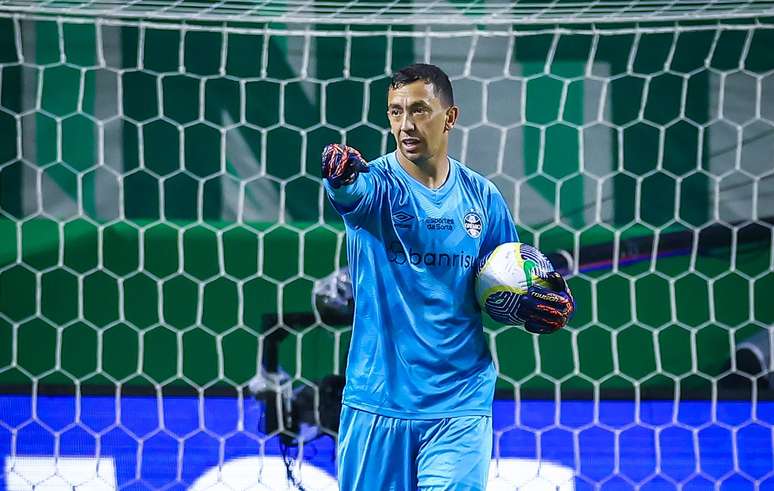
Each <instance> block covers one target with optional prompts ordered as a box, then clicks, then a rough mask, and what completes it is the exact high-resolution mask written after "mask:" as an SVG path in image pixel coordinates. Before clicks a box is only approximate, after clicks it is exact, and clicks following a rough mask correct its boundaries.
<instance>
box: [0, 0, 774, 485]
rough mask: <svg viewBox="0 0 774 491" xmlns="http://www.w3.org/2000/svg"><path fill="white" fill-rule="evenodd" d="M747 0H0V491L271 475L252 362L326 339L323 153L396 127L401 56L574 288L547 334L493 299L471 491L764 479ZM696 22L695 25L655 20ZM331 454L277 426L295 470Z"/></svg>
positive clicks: (284, 362) (766, 176) (306, 350)
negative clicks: (483, 437)
mask: <svg viewBox="0 0 774 491" xmlns="http://www.w3.org/2000/svg"><path fill="white" fill-rule="evenodd" d="M272 9H276V10H272ZM360 9H362V10H363V11H361V10H360ZM404 9H405V10H404ZM499 9H505V10H499ZM520 9H523V10H520ZM770 9H771V5H770V2H752V1H748V2H730V1H729V2H725V1H715V2H655V1H654V2H615V1H610V2H601V1H599V2H575V3H563V2H550V3H545V4H543V3H541V4H537V3H516V4H514V5H509V6H508V8H507V9H506V6H505V5H500V4H494V3H490V2H488V3H474V4H459V5H458V4H450V3H440V2H432V3H426V4H424V3H414V4H407V3H403V2H392V3H368V4H363V3H352V2H350V3H342V4H338V3H337V4H333V3H330V4H327V3H325V2H314V3H301V2H299V3H271V2H265V3H261V4H252V3H247V2H236V1H223V2H212V3H204V2H161V1H157V2H152V1H142V2H129V3H127V4H121V5H119V4H118V3H116V2H108V1H103V2H99V1H91V2H74V1H72V2H68V1H57V2H35V3H32V2H11V1H4V2H0V37H2V41H0V70H1V71H0V77H1V78H0V91H1V92H0V140H2V145H0V237H1V238H2V240H1V241H0V385H2V387H3V389H4V391H3V392H4V394H8V395H7V396H3V399H2V400H3V404H5V407H6V408H7V410H4V411H3V412H2V415H1V416H0V455H2V456H3V457H4V458H5V461H4V466H5V467H4V470H5V474H4V477H3V478H4V479H5V480H6V481H5V482H6V484H7V485H8V486H9V487H12V488H13V487H19V488H31V487H32V486H33V485H41V486H46V485H48V486H52V487H53V488H56V486H57V485H67V486H75V485H78V484H79V483H80V484H84V483H86V484H88V486H92V487H95V488H113V487H120V488H124V487H131V486H135V485H139V486H146V487H152V488H155V487H164V486H173V485H180V484H182V485H186V486H193V487H194V488H197V489H205V488H207V487H208V486H222V485H228V486H230V487H232V488H244V487H259V486H266V487H269V488H271V487H282V486H286V485H287V484H286V475H285V470H284V466H282V465H280V462H279V461H278V460H276V459H277V458H278V456H279V455H280V452H279V447H278V446H277V445H278V444H277V431H270V430H266V428H265V426H262V425H261V421H260V418H262V417H264V416H261V415H262V414H264V412H265V411H266V408H265V407H264V406H261V405H260V404H257V403H256V402H255V401H254V398H253V396H252V394H251V392H250V390H249V388H250V383H251V381H252V382H255V380H256V379H255V376H256V374H259V373H261V371H262V367H263V369H264V371H265V368H266V366H267V364H268V365H272V367H271V368H281V369H282V370H284V371H285V372H287V374H288V379H287V380H285V379H282V378H276V379H266V378H265V377H264V379H263V382H262V383H264V384H266V383H269V382H267V381H266V380H274V382H276V383H278V384H280V385H281V386H283V387H285V388H287V389H294V390H296V391H299V390H301V389H303V387H309V388H310V389H314V388H316V387H317V386H318V384H319V381H320V380H321V379H322V377H324V376H325V375H327V374H331V373H342V372H343V370H344V367H345V360H346V352H347V347H348V341H349V336H350V328H349V327H348V326H346V325H344V326H338V325H327V324H325V323H324V322H322V319H320V317H319V315H317V314H316V313H315V310H314V308H313V300H312V287H313V284H314V281H315V280H317V279H320V278H323V277H325V276H326V275H328V274H330V273H332V272H333V271H335V270H336V269H337V268H339V267H341V266H343V265H344V264H345V263H346V258H345V257H344V255H345V254H344V231H343V227H342V225H341V222H340V219H339V218H338V216H337V214H336V213H335V211H334V210H332V209H331V207H330V205H329V204H328V203H327V200H326V199H325V197H324V193H323V192H322V189H321V185H320V179H319V152H320V149H321V148H322V146H323V145H325V144H327V143H330V142H336V141H341V142H345V143H348V144H350V145H353V146H355V147H357V148H359V149H360V150H361V152H362V153H363V154H364V155H365V156H367V157H369V158H374V157H376V156H378V155H380V154H382V153H385V152H387V151H390V150H392V149H393V148H394V144H393V142H392V141H391V137H390V135H389V132H388V131H387V130H386V129H385V127H386V126H387V124H386V117H385V113H384V108H385V106H386V103H385V102H386V89H387V84H388V81H389V75H390V74H391V73H392V72H393V71H394V70H396V69H398V68H400V67H401V66H404V65H406V64H408V63H411V62H414V61H426V62H430V63H435V64H438V65H440V66H442V67H443V68H444V69H445V70H446V71H447V72H448V73H449V74H450V76H451V78H452V82H453V84H454V88H455V94H456V99H457V100H458V102H459V105H460V106H461V108H462V113H461V118H460V121H459V124H458V126H457V127H456V128H455V131H454V132H453V133H452V134H451V141H450V154H451V155H453V156H455V157H457V158H459V159H460V160H462V161H463V162H466V163H467V164H468V165H469V166H471V167H472V168H474V169H476V170H477V171H479V172H481V173H482V174H484V175H486V176H488V177H489V178H490V179H492V180H493V181H494V182H495V183H496V184H497V186H498V188H499V189H500V190H501V191H502V193H503V194H504V196H505V197H506V200H507V201H508V202H509V203H510V204H511V205H512V210H513V212H514V216H515V218H516V220H517V222H518V226H519V232H520V235H521V237H522V240H524V241H525V242H528V243H532V244H534V245H535V246H536V247H538V248H540V249H541V250H542V251H544V252H546V253H551V254H553V255H552V258H553V259H554V260H555V261H557V263H561V264H563V267H564V268H565V269H566V271H567V273H568V275H569V276H570V277H571V279H570V285H571V287H572V288H573V292H574V293H575V296H576V299H577V302H578V312H577V315H576V317H575V318H574V320H573V322H572V325H571V326H570V327H569V328H568V329H566V330H564V331H563V332H560V333H557V334H554V335H551V336H544V337H537V336H533V335H530V334H528V333H526V332H524V331H523V330H520V329H513V328H505V327H501V326H497V325H495V324H492V323H489V322H488V323H487V328H486V332H487V335H488V337H489V339H490V341H491V344H490V346H491V349H492V353H493V355H494V358H495V360H496V363H497V367H498V370H499V378H498V384H497V390H498V400H497V401H496V403H495V457H496V459H495V463H494V465H493V469H492V473H491V479H490V488H491V489H513V488H514V487H520V489H544V488H550V489H555V488H557V487H558V488H560V489H574V488H578V489H586V488H589V489H591V488H598V487H600V486H603V487H604V486H612V487H616V486H625V487H632V486H643V487H647V486H655V487H658V486H664V487H683V488H684V489H690V488H691V486H696V487H698V488H701V487H702V486H716V485H717V486H730V487H733V488H738V487H740V486H760V487H765V485H767V484H770V475H771V472H772V468H771V462H772V459H773V458H774V457H772V453H771V448H772V440H771V431H772V422H773V421H774V410H773V408H772V407H771V406H770V405H769V403H768V402H767V401H766V399H767V398H768V395H767V394H769V392H768V378H767V377H768V375H767V373H768V369H769V368H770V367H769V365H770V360H771V356H770V351H771V347H770V346H771V344H770V342H769V338H768V333H769V327H770V325H771V323H772V321H773V320H774V310H773V309H772V306H771V302H770V301H769V300H766V299H767V298H769V296H770V294H766V293H765V292H766V291H769V290H770V289H771V287H772V286H774V275H773V274H772V269H773V264H774V263H773V261H774V258H772V253H771V251H772V226H771V223H772V217H774V166H772V160H771V155H772V151H774V61H773V59H772V57H771V56H770V51H769V47H770V44H771V42H772V41H774V26H772V24H771V23H770V22H769V21H768V20H767V19H766V18H765V17H761V15H764V14H765V15H770V14H771V10H770ZM430 11H432V14H430V15H425V14H426V13H427V12H430ZM280 12H281V13H280ZM267 13H268V14H269V15H266V14H267ZM355 14H357V15H363V16H364V17H365V18H364V20H363V21H362V22H361V23H352V24H349V25H342V24H340V22H341V21H342V20H343V19H346V18H349V17H351V16H354V15H355ZM447 14H448V15H447ZM469 14H480V16H479V17H476V16H475V15H469ZM398 15H400V17H398ZM568 15H569V17H568ZM369 16H370V17H369ZM442 16H446V17H445V18H447V19H450V21H449V22H446V21H444V20H442V19H441V17H442ZM737 17H748V19H740V20H736V21H732V20H733V19H734V18H737ZM264 18H265V19H264ZM398 19H400V20H398ZM690 19H699V20H705V21H706V20H710V21H713V22H709V23H691V22H688V23H675V22H672V23H669V24H657V23H654V24H649V23H648V22H650V21H655V20H671V21H674V20H690ZM214 20H217V21H219V22H218V23H217V24H213V23H211V22H210V23H208V22H198V23H197V22H196V21H214ZM473 20H474V21H475V22H476V25H475V26H473V25H466V26H463V27H460V28H453V29H450V28H448V27H444V26H443V25H442V24H448V23H457V24H460V23H465V24H471V22H472V21H473ZM235 21H243V22H242V23H238V22H235ZM372 21H373V22H372ZM377 21H378V22H377ZM452 21H453V22H452ZM463 21H464V22H463ZM522 21H524V22H522ZM576 21H578V22H580V21H584V22H587V24H584V25H581V26H574V25H570V24H566V23H565V22H576ZM609 21H617V22H622V21H631V22H645V23H646V24H645V25H641V24H635V23H632V24H615V25H613V26H610V27H605V28H600V27H599V26H598V25H597V24H605V23H607V22H609ZM714 21H718V22H714ZM258 22H261V23H260V24H259V23H258ZM283 22H287V25H283V24H282V23H283ZM337 22H338V23H339V24H337ZM514 22H519V24H518V25H514ZM560 22H561V23H562V24H560ZM588 22H593V24H588ZM412 23H413V24H415V25H412ZM531 23H534V24H546V25H544V26H539V27H538V28H537V29H532V28H531V27H530V26H529V24H531ZM301 24H305V25H303V26H302V25H301ZM328 24H333V25H328ZM375 24H378V25H375ZM553 24H557V25H553ZM744 343H747V344H746V345H745V346H747V347H748V348H749V349H748V351H749V352H750V353H752V354H753V355H754V356H753V361H756V360H757V361H760V360H762V365H761V366H759V367H757V368H753V369H748V368H747V365H746V364H745V366H744V367H742V366H741V364H742V363H741V362H742V361H745V360H747V359H746V358H744V359H742V358H741V356H740V355H739V354H738V351H739V347H740V346H742V345H744ZM269 346H271V347H273V348H276V350H277V351H276V353H275V352H272V351H271V350H268V348H267V347H269ZM273 348H272V349H273ZM276 363H278V365H279V367H275V366H273V365H275V364H276ZM56 393H62V394H65V395H59V396H57V395H52V394H56ZM10 394H18V395H14V396H12V395H10ZM729 398H730V400H728V399H729ZM733 401H736V402H733ZM334 455H335V451H334V449H332V447H331V446H330V445H328V446H325V444H322V443H315V442H311V443H308V444H302V445H301V447H300V449H299V450H298V454H297V455H296V456H297V457H298V458H299V459H298V460H299V461H303V462H305V464H304V465H301V466H300V467H297V468H296V470H297V472H298V474H299V475H300V476H301V479H302V480H303V481H304V483H306V487H307V489H314V488H315V487H319V488H325V487H326V486H327V487H333V488H335V481H331V479H333V477H331V474H332V473H333V469H334V467H335V461H334V457H333V456H334ZM254 456H257V457H255V458H254ZM320 468H322V469H323V470H324V471H325V472H323V471H320V473H319V474H318V473H317V472H318V471H319V469H320ZM41 469H42V470H41ZM79 469H80V470H79ZM208 469H209V470H208ZM213 469H214V471H213ZM313 483H316V484H313ZM86 484H84V485H86ZM88 486H87V487H88Z"/></svg>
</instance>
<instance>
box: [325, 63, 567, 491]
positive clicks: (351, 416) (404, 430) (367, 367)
mask: <svg viewBox="0 0 774 491" xmlns="http://www.w3.org/2000/svg"><path fill="white" fill-rule="evenodd" d="M387 103H388V105H387V116H388V119H389V122H390V129H391V132H392V135H393V136H394V137H395V142H396V145H397V150H396V151H395V152H393V153H389V154H387V155H383V156H381V157H379V158H377V159H376V160H374V161H372V162H370V163H369V164H366V162H365V161H364V160H363V158H362V157H361V156H360V153H358V151H357V150H355V149H353V148H351V147H347V146H343V145H337V144H333V145H328V146H326V147H325V150H324V151H323V156H322V176H323V178H324V185H325V189H326V191H327V193H328V196H329V198H330V200H331V202H332V203H333V205H334V207H335V208H336V210H337V211H338V212H339V213H340V214H341V215H342V217H343V218H344V223H345V225H346V230H347V255H348V259H349V264H350V271H351V275H352V283H353V285H354V297H355V315H354V327H353V332H352V341H351V345H350V350H349V359H348V366H347V374H346V375H347V377H346V386H345V389H344V396H343V407H342V412H341V424H340V431H339V476H338V477H339V484H340V487H341V489H342V490H346V491H349V490H367V491H373V490H388V489H389V490H413V489H418V488H419V489H439V490H440V489H444V490H447V489H455V490H456V489H460V490H461V489H465V490H483V489H485V487H486V480H487V475H488V470H489V460H490V457H491V453H492V418H491V413H492V398H493V395H494V387H495V379H496V377H497V374H496V372H495V368H494V364H493V362H492V358H491V354H490V352H489V348H488V346H487V340H486V337H485V335H484V332H483V327H482V323H481V311H480V309H479V307H478V305H477V303H476V300H475V294H474V291H473V286H474V281H473V278H474V275H475V271H476V265H477V260H478V258H480V257H483V256H485V255H486V254H487V253H489V252H490V251H491V250H493V249H494V248H495V247H496V246H497V245H499V244H501V243H504V242H516V241H518V237H517V234H516V229H515V227H514V224H513V219H512V218H511V215H510V212H509V210H508V206H507V205H506V203H505V201H504V199H503V197H502V195H501V194H500V193H499V191H498V190H497V188H496V187H495V186H494V185H493V184H492V183H491V182H489V181H488V180H487V179H485V178H484V177H482V176H481V175H479V174H477V173H475V172H473V171H471V170H470V169H468V168H467V167H466V166H465V165H464V164H462V163H460V162H458V161H456V160H454V159H452V158H450V157H448V155H447V148H448V139H449V132H450V131H451V130H452V128H453V127H454V125H455V123H456V121H457V117H458V115H459V108H458V107H457V106H455V105H454V96H453V93H452V87H451V83H450V82H449V78H448V77H447V75H446V74H445V73H444V72H443V71H441V69H439V68H438V67H436V66H433V65H426V64H415V65H410V66H408V67H405V68H403V69H402V70H400V71H398V72H397V73H395V75H394V76H393V78H392V81H391V84H390V87H389V90H388V101H387ZM557 276H558V275H557ZM554 280H556V283H557V285H558V286H557V290H556V291H553V290H545V289H542V288H540V287H537V286H534V287H531V289H530V291H529V293H528V298H527V299H526V300H527V301H523V302H520V305H519V307H518V308H519V309H520V310H519V312H518V315H519V317H520V318H522V319H528V320H527V322H526V324H525V326H526V327H527V329H529V330H530V331H533V332H552V331H554V330H556V329H560V328H562V327H563V326H565V324H566V323H567V320H568V318H569V317H570V316H571V315H572V313H573V309H574V304H573V300H572V297H571V296H570V293H569V290H568V289H567V288H566V284H565V283H564V281H563V280H562V279H561V277H560V276H559V277H558V278H554Z"/></svg>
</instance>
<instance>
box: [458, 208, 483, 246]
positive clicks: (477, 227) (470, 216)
mask: <svg viewBox="0 0 774 491" xmlns="http://www.w3.org/2000/svg"><path fill="white" fill-rule="evenodd" d="M462 225H463V226H464V227H465V232H467V233H468V235H470V236H471V237H473V238H474V239H477V238H478V237H479V236H480V235H481V229H482V228H483V222H482V221H481V215H479V214H478V213H476V212H475V211H469V212H468V213H466V214H465V218H463V219H462Z"/></svg>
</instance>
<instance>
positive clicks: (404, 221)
mask: <svg viewBox="0 0 774 491" xmlns="http://www.w3.org/2000/svg"><path fill="white" fill-rule="evenodd" d="M413 220H414V215H412V214H410V213H406V212H405V211H399V212H397V213H394V214H393V215H392V223H393V225H395V226H396V227H397V228H411V223H412V221H413Z"/></svg>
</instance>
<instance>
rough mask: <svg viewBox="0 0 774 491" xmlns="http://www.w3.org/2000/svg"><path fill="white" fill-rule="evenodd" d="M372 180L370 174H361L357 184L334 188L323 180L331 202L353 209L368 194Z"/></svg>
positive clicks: (356, 180)
mask: <svg viewBox="0 0 774 491" xmlns="http://www.w3.org/2000/svg"><path fill="white" fill-rule="evenodd" d="M370 179H371V176H370V175H369V174H360V175H359V176H357V178H356V179H355V182H353V183H352V184H349V185H346V186H341V187H339V188H334V187H333V186H332V185H331V183H330V182H328V180H327V179H323V185H324V186H325V192H327V193H328V196H329V197H330V199H331V201H333V202H334V203H336V204H337V205H339V206H341V207H342V208H353V207H354V206H355V205H356V204H357V203H358V202H359V201H360V200H361V199H362V198H363V196H365V195H366V193H367V192H368V186H369V185H370V184H371V183H370V182H369V181H370Z"/></svg>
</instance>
